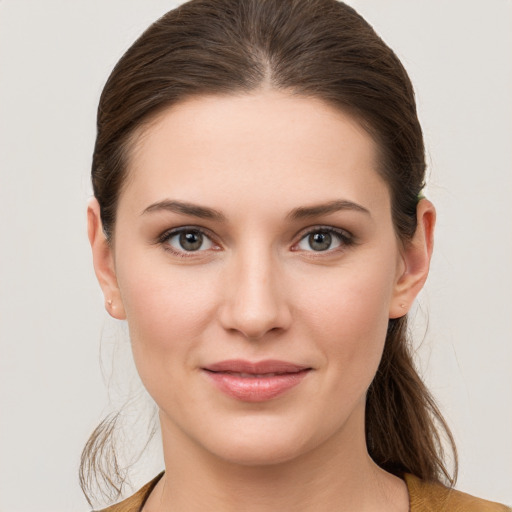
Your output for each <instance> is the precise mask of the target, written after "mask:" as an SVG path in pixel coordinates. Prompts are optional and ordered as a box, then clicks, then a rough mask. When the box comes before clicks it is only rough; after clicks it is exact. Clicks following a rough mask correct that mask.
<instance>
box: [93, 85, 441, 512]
mask: <svg viewBox="0 0 512 512" xmlns="http://www.w3.org/2000/svg"><path fill="white" fill-rule="evenodd" d="M377 167H378V161H377V148H376V146H375V143H374V141H373V140H372V138H371V137H370V136H369V134H368V133H367V132H366V131H364V129H363V128H362V127H361V126H360V125H359V124H358V123H357V122H356V121H355V120H354V119H352V118H351V117H350V116H348V115H346V114H344V113H343V112H341V111H339V110H337V109H334V108H333V107H331V106H329V105H327V104H325V103H323V102H322V101H320V100H317V99H312V98H304V97H299V96H294V95H291V94H289V93H286V92H277V91H272V90H260V91H257V92H255V93H253V94H245V95H239V96H205V97H199V98H193V99H190V100H187V101H185V102H182V103H180V104H178V105H175V106H174V107H172V108H170V109H168V110H166V111H164V112H163V113H161V114H160V115H159V116H158V117H157V118H155V119H153V120H152V122H151V123H149V124H148V125H147V126H145V127H144V129H141V130H140V132H139V133H138V134H137V137H135V139H134V140H133V141H132V150H131V154H130V158H129V167H128V170H129V178H128V180H127V182H126V184H125V186H124V188H123V190H122V193H121V196H120V201H119V206H118V213H117V222H116V225H115V230H114V239H113V241H112V243H111V244H109V243H107V241H106V240H105V237H104V235H103V232H102V228H101V221H100V218H99V207H98V204H97V202H96V200H95V199H93V200H91V202H90V205H89V209H88V222H89V238H90V241H91V246H92V250H93V258H94V265H95V270H96V275H97V277H98V280H99V282H100V285H101V287H102V289H103V292H104V295H105V300H106V307H107V310H108V311H109V313H110V314H111V315H112V316H113V317H115V318H118V319H127V320H128V325H129V329H130V336H131V341H132V347H133V354H134V358H135V362H136V365H137V369H138V371H139V374H140V376H141V379H142V381H143V383H144V385H145V386H146V388H147V389H148V391H149V393H150V394H151V396H152V397H153V399H154V400H155V402H156V403H157V405H158V407H159V410H160V420H161V427H162V439H163V447H164V458H165V465H166V474H165V476H164V477H163V478H162V480H161V481H160V483H159V484H158V485H157V487H156V489H155V490H154V491H153V493H152V495H151V496H150V499H149V500H148V502H147V503H146V506H145V508H144V510H145V511H146V512H147V511H150V512H154V511H167V510H173V511H185V510H186V511H188V512H190V511H196V510H197V511H199V510H219V511H232V510H233V511H234V510H237V511H239V510H244V511H267V512H268V511H274V510H275V511H282V510H297V511H309V510H314V511H315V512H319V511H324V510H325V511H327V510H329V511H332V510H340V511H341V510H347V511H348V510H351V511H354V510H358V511H377V510H378V511H381V512H382V511H388V510H389V511H391V510H393V511H406V510H408V495H407V490H406V487H405V484H404V482H403V481H402V480H400V479H398V478H396V477H394V476H392V475H390V474H388V473H386V472H384V471H383V470H381V469H380V468H378V467H377V466H376V465H375V464H374V463H373V462H372V461H371V459H370V457H369V456H368V453H367V448H366V442H365V436H364V406H365V395H366V390H367V389H368V386H369V385H370V383H371V381H372V379H373V377H374V375H375V372H376V370H377V367H378V364H379V361H380V358H381V354H382V350H383V345H384V340H385V334H386V328H387V324H388V320H389V318H396V317H399V316H402V315H404V314H405V313H406V312H407V310H408V309H409V307H410V305H411V303H412V302H413V300H414V298H415V296H416V295H417V293H418V292H419V291H420V289H421V288H422V286H423V283H424V281H425V279H426V277H427V274H428V267H429V262H430V257H431V252H432V235H433V227H434V222H435V210H434V208H433V206H432V204H431V203H430V202H429V201H427V200H421V201H420V203H419V205H418V213H417V215H418V229H417V232H416V234H415V236H414V238H413V240H412V241H411V242H410V243H408V244H406V245H405V246H404V245H403V244H402V243H401V242H400V241H399V239H398V238H397V235H396V233H395V230H394V226H393V223H392V219H391V209H390V196H389V192H388V189H387V186H386V184H385V183H384V182H383V180H382V178H381V177H380V176H379V174H378V173H377ZM169 201H179V202H184V203H187V204H189V205H190V204H193V205H198V206H201V207H203V208H210V209H214V210H215V211H216V212H217V213H219V214H220V215H221V216H222V219H219V218H203V217H202V216H198V215H197V214H198V213H201V212H197V211H196V212H194V211H188V212H184V211H183V208H181V211H177V210H176V208H172V209H171V208H169V207H163V205H162V202H167V206H169V204H168V202H169ZM333 202H343V203H337V204H338V206H342V207H341V208H339V209H336V210H335V211H329V212H326V211H316V212H315V211H309V215H308V216H304V215H303V216H300V215H299V214H298V212H303V213H304V209H305V208H311V207H314V206H318V205H326V204H329V205H332V204H333ZM155 205H156V206H155ZM354 205H356V206H354ZM324 210H325V208H324ZM294 212H295V216H294V215H293V213H294ZM191 226H192V227H194V228H196V229H198V228H200V229H203V230H204V231H205V232H206V236H205V238H203V245H202V246H200V248H199V250H196V251H188V252H187V251H186V250H185V249H183V247H182V246H181V245H180V239H179V236H178V235H177V234H176V233H175V232H173V233H172V234H171V235H169V236H168V237H167V239H165V240H164V237H163V236H162V235H163V234H165V233H166V232H168V231H169V230H172V229H178V228H183V227H187V228H189V229H190V227H191ZM322 229H323V230H324V233H325V230H326V229H335V230H338V232H339V233H341V234H342V237H341V238H340V237H339V235H338V234H336V233H334V232H333V233H331V240H332V244H331V245H330V246H328V248H327V249H326V250H323V251H319V250H315V249H318V246H317V245H313V246H312V245H311V240H310V238H308V234H309V233H310V232H311V231H313V232H315V233H317V234H318V232H319V230H320V231H321V230H322ZM226 359H245V360H249V361H261V360H265V359H279V360H284V361H288V362H292V363H296V364H301V365H306V366H308V367H311V368H312V371H310V372H309V373H308V375H307V376H306V377H305V378H304V379H303V380H302V382H301V383H300V384H299V385H298V386H296V387H294V388H292V389H291V390H289V391H288V392H286V393H284V394H283V395H280V396H278V397H276V398H273V399H270V400H267V401H264V402H259V403H249V402H245V401H241V400H237V399H234V398H232V397H229V396H227V395H225V394H224V393H222V392H220V391H219V390H218V389H217V388H216V387H215V386H213V385H212V383H211V381H210V380H209V379H208V378H207V377H205V374H204V371H202V370H201V368H203V367H204V366H206V365H208V364H212V363H215V362H218V361H222V360H226Z"/></svg>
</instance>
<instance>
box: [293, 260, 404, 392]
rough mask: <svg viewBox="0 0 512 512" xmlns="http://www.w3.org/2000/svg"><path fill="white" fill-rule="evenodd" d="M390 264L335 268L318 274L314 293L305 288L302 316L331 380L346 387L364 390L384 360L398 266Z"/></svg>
mask: <svg viewBox="0 0 512 512" xmlns="http://www.w3.org/2000/svg"><path fill="white" fill-rule="evenodd" d="M385 265H386V264H385V262H384V266H385ZM389 267H390V269H389V270H390V271H389V272H382V269H380V270H379V271H377V270H373V271H372V267H371V266H368V265H366V266H365V265H361V266H360V267H359V266H358V269H357V270H355V269H348V268H347V269H336V271H335V272H333V273H332V275H326V276H325V278H324V279H318V276H316V280H315V281H314V282H313V281H312V282H311V286H310V287H309V290H310V293H309V294H307V295H304V293H302V296H303V297H305V299H304V300H303V302H302V304H301V306H300V311H301V313H300V316H302V317H303V318H304V319H307V328H308V329H310V331H311V332H310V337H313V338H314V339H316V340H317V345H318V348H319V349H320V350H321V351H322V352H323V356H324V360H325V361H326V364H327V366H328V368H329V371H330V373H331V381H330V383H331V385H332V386H334V387H339V388H340V390H341V389H343V392H345V391H346V390H347V389H349V388H352V389H354V392H355V393H356V394H357V393H359V392H364V391H365V390H366V388H367V386H368V385H369V384H370V382H371V380H372V379H373V376H374V374H375V372H376V370H377V367H378V365H379V362H380V359H381V356H382V351H383V348H384V343H385V339H386V332H387V327H388V321H389V304H390V300H391V297H392V291H393V279H392V276H394V266H393V265H391V264H390V265H389ZM373 268H374V269H378V267H373ZM295 294H296V296H300V294H299V291H296V292H295Z"/></svg>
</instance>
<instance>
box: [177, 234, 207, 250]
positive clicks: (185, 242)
mask: <svg viewBox="0 0 512 512" xmlns="http://www.w3.org/2000/svg"><path fill="white" fill-rule="evenodd" d="M180 245H181V247H183V249H185V250H186V251H197V250H198V249H199V248H200V247H201V245H203V235H201V233H197V232H194V231H187V232H185V233H181V234H180Z"/></svg>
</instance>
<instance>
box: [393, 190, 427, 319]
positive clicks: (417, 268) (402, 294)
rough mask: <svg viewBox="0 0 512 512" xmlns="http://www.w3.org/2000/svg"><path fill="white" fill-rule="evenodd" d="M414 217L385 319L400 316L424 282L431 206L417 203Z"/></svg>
mask: <svg viewBox="0 0 512 512" xmlns="http://www.w3.org/2000/svg"><path fill="white" fill-rule="evenodd" d="M416 217H417V226H416V232H415V233H414V236H413V238H412V240H410V241H408V242H407V243H406V245H405V246H404V247H403V248H402V250H401V254H402V262H403V266H402V269H403V271H402V273H401V274H400V275H399V276H398V279H397V281H396V283H395V289H394V293H393V298H392V300H391V305H390V309H389V318H399V317H401V316H404V315H405V314H406V313H407V312H408V311H409V309H410V308H411V306H412V303H413V301H414V299H415V298H416V296H417V295H418V293H419V292H420V290H421V289H422V288H423V285H424V284H425V281H426V280H427V276H428V270H429V267H430V259H431V257H432V250H433V248H434V226H435V223H436V210H435V208H434V205H433V204H432V203H431V202H430V201H429V200H428V199H421V200H420V201H419V202H418V206H417V208H416Z"/></svg>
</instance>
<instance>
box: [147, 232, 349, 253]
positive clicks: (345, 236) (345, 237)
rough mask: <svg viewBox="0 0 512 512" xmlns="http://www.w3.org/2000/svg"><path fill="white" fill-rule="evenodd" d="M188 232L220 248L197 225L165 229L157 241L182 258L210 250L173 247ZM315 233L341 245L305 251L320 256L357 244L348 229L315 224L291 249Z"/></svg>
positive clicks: (207, 233) (165, 248)
mask: <svg viewBox="0 0 512 512" xmlns="http://www.w3.org/2000/svg"><path fill="white" fill-rule="evenodd" d="M187 232H188V233H197V234H199V235H201V236H203V237H205V238H206V239H208V240H209V241H210V242H211V243H212V244H213V246H214V247H215V246H216V247H217V248H218V244H217V243H216V242H215V239H214V237H213V236H212V234H210V232H209V231H206V230H205V229H203V228H200V227H197V226H183V227H180V228H174V229H171V230H168V231H165V232H164V233H162V234H161V235H160V236H159V237H158V239H157V243H159V244H161V245H162V246H163V248H164V250H166V251H169V252H170V253H172V254H173V255H175V256H178V257H180V258H191V257H197V254H200V253H202V252H204V251H205V250H208V249H203V250H197V251H186V250H183V251H178V250H175V249H174V248H172V246H171V245H170V244H169V240H171V239H172V238H173V237H175V236H177V235H180V234H182V233H187ZM315 233H322V234H329V235H331V236H332V235H334V236H335V237H336V238H337V239H338V241H339V242H340V246H338V247H335V248H333V249H326V250H323V251H322V250H321V251H314V250H310V251H304V252H311V253H313V254H316V255H318V256H320V255H322V254H332V253H333V252H335V251H337V250H343V249H346V248H348V247H350V246H352V245H355V243H356V239H355V237H354V236H353V235H352V234H351V233H349V232H348V231H346V230H344V229H339V228H334V227H332V226H314V227H312V228H309V229H308V230H307V231H305V232H302V233H301V234H300V238H299V240H298V241H297V242H295V243H294V244H293V246H292V249H291V250H292V251H299V250H300V249H298V248H296V247H297V246H298V245H299V244H300V243H301V242H302V241H303V240H305V239H306V238H307V237H308V236H311V235H312V234H315ZM214 250H218V249H214Z"/></svg>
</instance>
